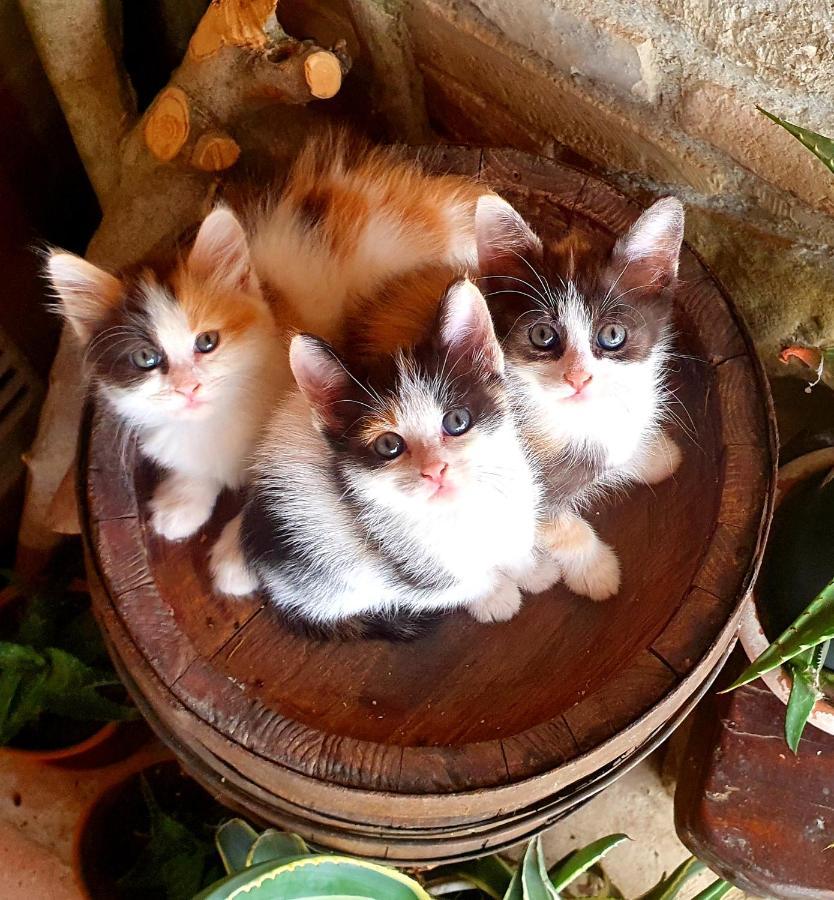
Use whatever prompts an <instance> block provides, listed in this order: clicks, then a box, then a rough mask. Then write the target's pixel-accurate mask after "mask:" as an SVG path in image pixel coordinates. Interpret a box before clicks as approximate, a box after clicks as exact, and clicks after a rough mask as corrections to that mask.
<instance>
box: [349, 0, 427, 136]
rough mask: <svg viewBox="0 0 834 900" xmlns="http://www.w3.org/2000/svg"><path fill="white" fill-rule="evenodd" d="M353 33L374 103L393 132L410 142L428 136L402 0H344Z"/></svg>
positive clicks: (421, 81) (423, 104)
mask: <svg viewBox="0 0 834 900" xmlns="http://www.w3.org/2000/svg"><path fill="white" fill-rule="evenodd" d="M347 2H348V7H349V9H350V16H351V19H352V20H353V26H354V29H355V31H356V36H357V37H358V39H359V42H360V44H361V46H362V52H363V54H364V56H365V57H366V59H367V60H368V62H369V63H370V65H371V68H372V70H373V73H374V90H375V92H376V94H377V104H378V106H379V108H380V110H381V111H382V113H383V115H384V116H385V118H386V120H387V122H388V125H389V126H390V128H391V129H392V131H393V133H394V134H395V135H396V136H397V137H398V138H400V139H402V140H406V141H408V142H409V143H412V144H421V143H425V142H426V141H427V140H429V139H430V138H431V129H430V128H429V124H428V121H429V120H428V114H427V112H426V100H425V97H424V95H423V78H422V76H421V75H420V70H419V69H418V68H417V64H416V63H415V61H414V51H413V49H412V46H411V35H410V33H409V31H408V26H407V25H406V22H405V18H404V16H403V12H404V8H405V2H404V0H347Z"/></svg>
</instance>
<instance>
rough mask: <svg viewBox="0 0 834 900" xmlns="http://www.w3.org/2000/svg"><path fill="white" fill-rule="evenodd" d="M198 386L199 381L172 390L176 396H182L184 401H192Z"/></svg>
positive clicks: (198, 388)
mask: <svg viewBox="0 0 834 900" xmlns="http://www.w3.org/2000/svg"><path fill="white" fill-rule="evenodd" d="M200 386H201V385H200V382H199V381H193V382H191V383H189V384H179V385H177V386H176V387H175V388H174V390H175V391H176V392H177V393H178V394H182V395H183V397H185V399H186V400H193V399H194V395H195V394H196V393H197V391H199V390H200Z"/></svg>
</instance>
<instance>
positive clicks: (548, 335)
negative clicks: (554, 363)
mask: <svg viewBox="0 0 834 900" xmlns="http://www.w3.org/2000/svg"><path fill="white" fill-rule="evenodd" d="M527 334H528V337H529V338H530V343H531V344H532V345H533V346H534V347H538V349H539V350H552V349H553V348H554V347H555V346H556V342H557V341H558V340H559V336H558V335H557V334H556V332H555V331H554V329H553V328H551V326H550V325H545V323H544V322H539V324H538V325H534V326H533V327H532V328H531V329H530V331H529V332H528V333H527Z"/></svg>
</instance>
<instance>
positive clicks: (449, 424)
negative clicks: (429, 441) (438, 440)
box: [443, 407, 472, 437]
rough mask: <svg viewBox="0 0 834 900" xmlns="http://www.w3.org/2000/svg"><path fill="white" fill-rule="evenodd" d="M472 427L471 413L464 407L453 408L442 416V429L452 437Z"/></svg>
mask: <svg viewBox="0 0 834 900" xmlns="http://www.w3.org/2000/svg"><path fill="white" fill-rule="evenodd" d="M471 427H472V414H471V413H470V412H469V410H468V409H466V408H465V407H461V408H460V409H453V410H450V411H449V412H447V413H446V415H445V416H443V430H444V431H445V432H446V434H450V435H451V436H452V437H457V436H458V435H459V434H463V433H464V432H465V431H469V429H470V428H471Z"/></svg>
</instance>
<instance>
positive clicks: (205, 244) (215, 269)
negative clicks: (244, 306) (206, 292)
mask: <svg viewBox="0 0 834 900" xmlns="http://www.w3.org/2000/svg"><path fill="white" fill-rule="evenodd" d="M188 270H189V271H190V272H191V273H192V274H193V275H195V276H196V277H197V278H200V279H202V280H203V281H209V282H211V283H212V284H214V285H216V286H217V287H219V288H221V289H226V290H236V291H239V290H244V291H255V290H257V288H258V281H257V278H256V277H255V274H254V272H253V271H252V263H251V259H250V256H249V242H248V240H247V238H246V232H245V231H244V230H243V226H242V225H241V224H240V222H238V220H237V218H236V217H235V215H234V213H233V212H232V211H231V210H230V209H229V208H228V207H226V206H218V207H217V208H216V209H214V210H213V211H212V212H210V213H209V214H208V215H207V216H206V218H205V219H204V220H203V224H202V225H201V226H200V230H199V231H198V232H197V237H196V239H195V241H194V246H193V247H192V248H191V253H190V254H189V255H188Z"/></svg>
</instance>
